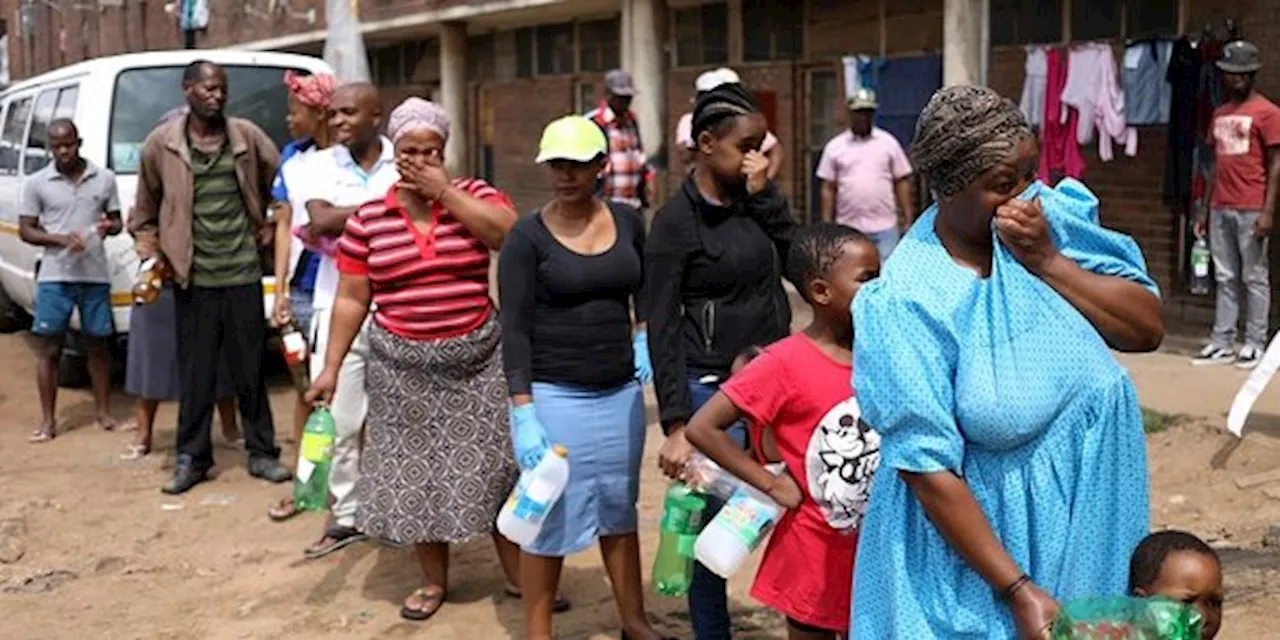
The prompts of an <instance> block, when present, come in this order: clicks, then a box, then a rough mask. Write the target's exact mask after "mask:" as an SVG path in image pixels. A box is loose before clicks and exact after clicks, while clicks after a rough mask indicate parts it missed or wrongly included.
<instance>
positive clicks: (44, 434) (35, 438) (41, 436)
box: [27, 429, 55, 444]
mask: <svg viewBox="0 0 1280 640" xmlns="http://www.w3.org/2000/svg"><path fill="white" fill-rule="evenodd" d="M54 437H55V436H54V433H53V430H51V429H49V430H46V429H36V430H35V431H32V432H31V435H29V436H27V442H30V443H32V444H38V443H41V442H48V441H50V440H53V439H54Z"/></svg>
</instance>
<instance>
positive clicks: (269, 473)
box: [249, 458, 293, 484]
mask: <svg viewBox="0 0 1280 640" xmlns="http://www.w3.org/2000/svg"><path fill="white" fill-rule="evenodd" d="M249 475H251V476H253V477H255V478H262V479H263V480H266V481H267V482H272V483H275V484H280V483H281V482H288V481H290V480H292V479H293V473H292V472H291V471H289V470H288V469H287V468H285V466H284V465H282V464H280V461H279V460H273V459H271V458H253V459H251V460H249Z"/></svg>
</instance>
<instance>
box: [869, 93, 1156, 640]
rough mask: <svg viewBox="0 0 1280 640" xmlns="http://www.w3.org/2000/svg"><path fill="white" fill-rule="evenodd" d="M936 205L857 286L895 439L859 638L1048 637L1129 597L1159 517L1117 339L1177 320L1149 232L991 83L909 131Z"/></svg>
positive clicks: (881, 481)
mask: <svg viewBox="0 0 1280 640" xmlns="http://www.w3.org/2000/svg"><path fill="white" fill-rule="evenodd" d="M912 153H913V155H914V156H915V163H916V167H917V168H918V169H919V170H920V171H921V172H922V173H923V174H924V175H925V177H926V179H927V180H928V183H929V186H930V188H931V189H932V190H933V192H934V194H935V196H936V197H937V200H938V204H936V205H934V206H933V207H931V208H930V209H929V210H928V211H926V212H925V213H924V215H922V216H921V217H920V219H919V220H918V221H917V222H916V223H915V225H914V226H913V227H912V228H911V230H910V231H909V232H908V234H907V235H906V237H905V238H904V239H903V241H902V243H901V244H900V245H899V246H898V249H897V250H896V251H895V252H894V254H893V256H892V258H891V259H890V260H889V261H888V263H887V264H886V266H885V270H884V273H883V275H882V276H881V278H880V279H879V280H877V281H873V282H871V283H868V284H867V285H866V286H864V287H863V290H862V291H861V293H860V294H859V295H858V298H857V300H856V301H855V302H854V305H853V311H854V327H855V330H856V331H857V339H856V347H855V350H856V354H855V358H856V359H855V366H854V371H855V373H854V388H855V389H857V393H858V401H859V403H860V404H861V407H862V412H863V418H864V420H865V421H866V422H867V423H868V424H869V425H871V426H872V427H874V428H876V429H877V430H879V432H880V434H881V437H882V449H881V455H882V460H881V465H880V469H879V471H878V472H877V476H876V479H875V482H874V488H873V489H872V495H871V503H870V506H869V511H868V513H867V516H866V518H865V520H864V521H863V525H862V530H861V534H860V535H861V538H860V543H859V549H858V559H857V568H856V570H855V578H854V602H853V607H852V612H851V616H852V619H851V625H850V626H851V629H853V633H852V636H853V637H856V638H912V639H928V638H945V639H947V640H956V639H964V638H1011V637H1021V638H1040V637H1044V636H1045V635H1046V631H1047V626H1048V624H1049V623H1050V622H1051V621H1052V618H1053V616H1054V614H1055V613H1056V612H1057V609H1058V603H1059V602H1065V601H1069V600H1071V599H1074V598H1078V597H1082V596H1089V595H1106V594H1117V595H1119V594H1123V593H1124V591H1125V585H1126V578H1127V575H1126V572H1127V567H1128V561H1129V556H1130V554H1131V553H1132V551H1133V548H1134V546H1135V545H1136V544H1137V543H1138V541H1139V540H1141V539H1142V537H1143V536H1145V535H1146V534H1147V533H1148V504H1147V466H1146V449H1145V442H1144V438H1143V432H1142V419H1141V412H1140V408H1139V406H1138V399H1137V396H1136V394H1135V391H1134V387H1133V383H1132V381H1131V380H1130V379H1129V375H1128V373H1127V372H1126V371H1125V370H1124V369H1123V368H1122V367H1121V366H1120V365H1119V364H1118V363H1117V362H1116V360H1115V358H1114V357H1113V355H1112V353H1111V349H1117V350H1120V351H1134V352H1137V351H1150V350H1153V349H1155V348H1156V347H1158V346H1159V344H1160V341H1161V339H1162V338H1163V335H1164V327H1163V324H1162V322H1161V319H1160V302H1159V298H1158V293H1157V291H1156V287H1155V285H1154V283H1153V282H1152V281H1151V279H1150V278H1149V277H1148V275H1147V273H1146V266H1145V264H1144V262H1143V258H1142V254H1141V252H1140V251H1139V250H1138V247H1137V245H1136V244H1135V243H1134V242H1133V240H1132V239H1130V238H1129V237H1127V236H1124V235H1121V234H1118V233H1115V232H1112V231H1108V230H1106V229H1103V228H1102V227H1100V226H1099V224H1098V206H1097V205H1098V201H1097V199H1096V198H1095V197H1094V196H1093V194H1092V193H1090V192H1089V190H1088V189H1087V188H1085V186H1084V185H1082V184H1080V183H1079V182H1076V181H1075V180H1071V179H1067V180H1064V181H1062V182H1061V183H1060V184H1059V185H1058V186H1057V187H1056V188H1054V189H1050V188H1049V187H1047V186H1045V185H1044V184H1042V183H1040V182H1038V181H1036V180H1035V173H1036V165H1037V153H1038V150H1037V145H1036V139H1035V136H1034V135H1033V133H1032V131H1031V129H1030V127H1029V126H1028V125H1027V123H1026V121H1025V120H1024V119H1023V117H1022V115H1021V114H1020V113H1019V111H1018V108H1017V106H1016V105H1014V104H1012V103H1011V102H1009V101H1007V100H1005V99H1004V98H1001V97H1000V96H999V95H998V94H996V93H995V92H994V91H992V90H990V89H987V88H985V87H973V86H960V87H949V88H945V89H942V90H940V91H939V92H938V93H937V94H935V95H934V97H933V98H932V99H931V100H930V101H929V104H928V105H927V106H926V107H925V109H924V111H923V113H922V114H921V116H920V121H919V123H918V125H917V129H916V137H915V140H914V142H913V143H912Z"/></svg>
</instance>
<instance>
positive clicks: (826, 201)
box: [818, 180, 836, 222]
mask: <svg viewBox="0 0 1280 640" xmlns="http://www.w3.org/2000/svg"><path fill="white" fill-rule="evenodd" d="M818 211H819V212H820V213H821V214H822V221H823V222H833V221H834V220H835V219H836V183H835V182H832V181H831V180H823V181H822V193H821V195H820V200H819V208H818Z"/></svg>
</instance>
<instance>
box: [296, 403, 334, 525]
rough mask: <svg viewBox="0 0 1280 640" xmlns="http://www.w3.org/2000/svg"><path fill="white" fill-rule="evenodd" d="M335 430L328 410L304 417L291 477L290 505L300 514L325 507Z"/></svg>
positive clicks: (326, 506) (326, 505) (318, 408)
mask: <svg viewBox="0 0 1280 640" xmlns="http://www.w3.org/2000/svg"><path fill="white" fill-rule="evenodd" d="M337 435H338V431H337V428H336V427H335V426H334V423H333V414H332V413H329V408H328V407H325V406H317V407H316V408H315V409H312V411H311V415H310V416H307V424H306V426H305V427H304V428H303V429H302V442H301V443H300V444H299V446H298V470H297V473H296V474H294V481H293V504H294V506H296V507H297V508H298V510H300V511H324V510H325V509H327V508H329V468H330V467H331V466H333V441H334V439H335V438H337Z"/></svg>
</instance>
